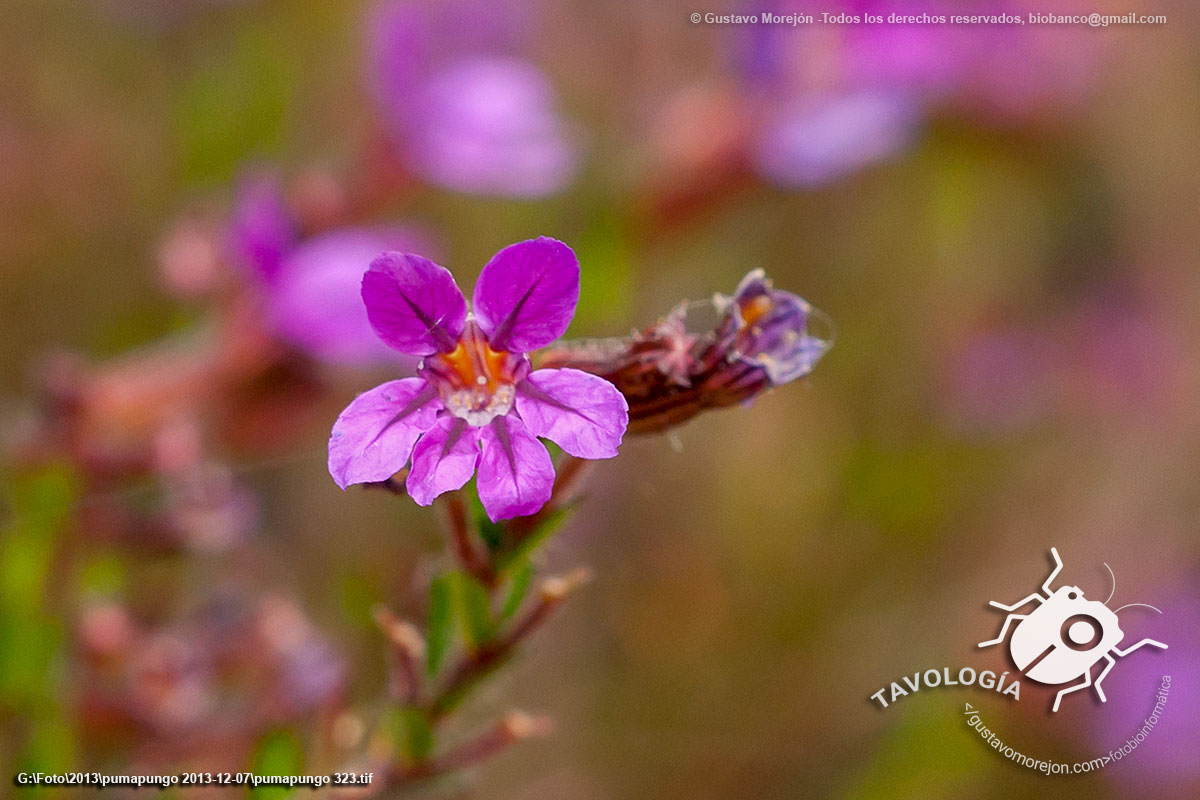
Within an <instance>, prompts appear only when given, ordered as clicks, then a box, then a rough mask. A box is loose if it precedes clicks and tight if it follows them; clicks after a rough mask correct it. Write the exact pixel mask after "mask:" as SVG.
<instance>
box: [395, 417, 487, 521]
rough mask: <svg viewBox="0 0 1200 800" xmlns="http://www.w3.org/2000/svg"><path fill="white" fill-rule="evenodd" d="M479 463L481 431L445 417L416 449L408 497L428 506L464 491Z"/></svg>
mask: <svg viewBox="0 0 1200 800" xmlns="http://www.w3.org/2000/svg"><path fill="white" fill-rule="evenodd" d="M478 463H479V429H478V428H473V427H471V426H469V425H467V423H466V421H465V420H461V419H459V418H458V417H452V416H450V415H448V414H444V415H442V417H441V418H440V419H439V420H438V422H437V424H436V425H434V426H433V428H431V429H430V431H429V432H428V433H426V434H425V435H424V436H422V437H421V441H419V442H417V446H416V447H414V448H413V454H412V470H411V471H409V473H408V495H409V497H411V498H412V499H413V500H415V501H416V502H417V505H422V506H427V505H429V504H430V503H432V502H433V499H434V498H435V497H437V496H438V495H440V494H442V493H443V492H448V491H450V490H452V489H461V488H462V486H463V484H465V483H466V482H467V481H469V480H471V476H472V475H474V474H475V465H476V464H478Z"/></svg>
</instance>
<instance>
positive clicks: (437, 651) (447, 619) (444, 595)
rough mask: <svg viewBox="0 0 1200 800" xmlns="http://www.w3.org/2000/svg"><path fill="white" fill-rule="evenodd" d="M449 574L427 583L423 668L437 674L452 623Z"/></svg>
mask: <svg viewBox="0 0 1200 800" xmlns="http://www.w3.org/2000/svg"><path fill="white" fill-rule="evenodd" d="M450 580H451V576H450V575H438V576H437V577H435V578H434V579H433V582H432V583H431V584H430V585H429V631H428V634H427V639H428V641H427V642H426V645H425V669H426V670H428V672H429V676H430V677H433V676H435V675H437V672H438V669H440V668H441V666H442V659H443V658H445V656H446V650H447V649H448V648H449V646H450V634H451V633H452V631H453V625H454V607H453V592H452V589H451V586H450Z"/></svg>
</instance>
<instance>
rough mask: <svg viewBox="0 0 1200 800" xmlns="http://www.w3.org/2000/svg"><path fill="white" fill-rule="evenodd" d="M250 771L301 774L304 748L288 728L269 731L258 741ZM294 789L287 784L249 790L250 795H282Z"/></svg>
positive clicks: (290, 792)
mask: <svg viewBox="0 0 1200 800" xmlns="http://www.w3.org/2000/svg"><path fill="white" fill-rule="evenodd" d="M250 771H251V772H253V773H254V774H256V775H284V776H286V775H303V774H304V750H303V748H302V747H301V746H300V741H299V740H298V739H297V738H296V736H295V735H294V734H293V733H292V732H291V731H288V730H278V731H274V732H273V733H269V734H267V735H266V736H264V737H263V739H262V741H260V742H259V743H258V749H257V750H256V751H255V753H254V759H253V762H252V766H251V768H250ZM295 791H296V790H295V789H292V788H289V787H287V786H269V785H268V786H260V787H257V788H254V789H251V790H250V792H249V793H250V795H251V796H252V797H256V798H257V797H283V796H285V795H289V794H293V793H294V792H295Z"/></svg>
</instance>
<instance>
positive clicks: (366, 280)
mask: <svg viewBox="0 0 1200 800" xmlns="http://www.w3.org/2000/svg"><path fill="white" fill-rule="evenodd" d="M362 299H363V302H364V303H365V304H366V306H367V319H369V320H370V321H371V327H373V328H374V329H375V333H377V334H379V338H380V339H383V341H384V342H386V343H387V344H388V345H390V346H391V347H393V348H395V349H396V350H399V351H400V352H401V353H408V354H409V355H414V356H427V355H430V354H432V353H436V352H438V351H439V350H441V351H444V352H449V351H451V350H453V349H454V347H455V345H456V344H457V341H458V335H459V334H460V333H462V330H463V325H464V324H465V323H466V319H467V301H466V299H465V298H464V297H463V294H462V292H461V291H459V288H458V284H456V283H455V282H454V276H453V275H451V274H450V272H449V271H448V270H447V269H446V268H445V267H439V266H438V265H437V264H435V263H433V262H432V261H430V260H429V259H428V258H422V257H421V256H417V255H413V254H411V253H383V254H382V255H380V256H379V257H378V258H376V259H375V260H374V261H372V262H371V268H370V269H369V270H367V274H366V275H364V276H363V281H362Z"/></svg>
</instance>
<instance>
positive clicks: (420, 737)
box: [393, 708, 433, 763]
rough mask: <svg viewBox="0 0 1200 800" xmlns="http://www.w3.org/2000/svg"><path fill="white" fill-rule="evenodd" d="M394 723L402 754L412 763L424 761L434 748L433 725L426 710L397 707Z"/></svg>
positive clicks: (398, 747) (397, 743)
mask: <svg viewBox="0 0 1200 800" xmlns="http://www.w3.org/2000/svg"><path fill="white" fill-rule="evenodd" d="M393 725H394V727H393V730H394V731H395V735H396V748H397V750H399V752H400V755H401V756H402V757H403V758H404V759H405V760H406V761H408V762H410V763H419V762H421V761H424V760H425V759H426V758H427V757H428V756H429V753H430V751H432V750H433V727H432V726H431V725H430V724H429V716H428V715H427V714H426V713H425V711H424V710H423V709H420V708H400V709H396V712H395V719H394V723H393Z"/></svg>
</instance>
